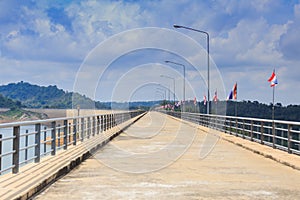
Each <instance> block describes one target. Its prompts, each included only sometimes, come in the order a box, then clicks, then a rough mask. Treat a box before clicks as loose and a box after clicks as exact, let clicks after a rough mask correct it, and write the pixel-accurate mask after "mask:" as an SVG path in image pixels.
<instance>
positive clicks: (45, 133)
mask: <svg viewBox="0 0 300 200" xmlns="http://www.w3.org/2000/svg"><path fill="white" fill-rule="evenodd" d="M46 129H47V127H46V126H44V153H46V152H47V142H46V140H47V131H46Z"/></svg>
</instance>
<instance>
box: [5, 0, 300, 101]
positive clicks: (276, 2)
mask: <svg viewBox="0 0 300 200" xmlns="http://www.w3.org/2000/svg"><path fill="white" fill-rule="evenodd" d="M173 24H179V25H182V26H186V27H192V28H195V29H198V30H202V31H206V32H208V33H209V36H210V37H209V46H210V55H209V56H210V59H209V62H210V99H212V98H213V95H214V93H215V92H216V91H217V93H218V97H219V99H220V100H224V99H226V96H227V95H228V93H229V92H230V90H231V88H232V87H233V85H234V83H235V82H237V84H238V100H239V101H242V100H251V101H259V102H263V103H267V104H269V103H270V102H272V88H271V87H270V84H269V83H268V82H267V80H268V78H269V77H270V76H271V74H272V71H273V69H275V70H276V71H275V72H276V75H277V78H278V82H279V84H278V85H277V86H276V88H275V103H276V102H280V103H282V104H283V105H289V104H299V103H300V94H299V93H298V91H299V85H300V79H299V74H300V67H299V66H300V48H299V46H300V1H299V0H295V1H293V0H290V1H289V0H251V1H246V0H241V1H238V0H208V1H201V0H177V1H173V0H161V1H158V0H152V1H142V0H127V1H126V0H122V1H116V0H99V1H95V0H73V1H71V0H66V1H59V0H51V1H50V0H48V1H47V0H21V1H19V0H0V69H1V73H0V84H1V85H5V84H8V83H12V82H19V81H26V82H29V83H32V84H38V85H43V86H47V85H57V87H59V88H61V89H64V90H66V91H69V92H71V91H76V92H80V93H83V94H85V95H87V96H89V97H91V98H93V99H95V100H99V101H111V100H113V101H128V100H130V101H135V100H157V99H161V98H164V96H165V93H166V96H167V97H168V96H169V95H168V92H169V91H170V96H171V97H172V95H173V94H174V90H173V86H174V85H173V80H174V82H175V95H176V99H177V100H181V99H183V98H185V99H194V97H196V98H197V99H198V100H199V101H201V100H202V99H203V95H207V51H206V50H207V43H206V39H207V38H206V35H205V34H203V33H199V32H194V31H190V30H186V29H174V28H173ZM166 60H169V61H173V62H176V63H179V64H182V65H184V66H185V95H184V92H183V91H184V89H183V85H184V84H183V83H184V73H183V67H182V66H181V65H177V64H172V63H165V62H164V61H166ZM161 75H163V76H169V77H171V78H172V79H170V78H165V77H161Z"/></svg>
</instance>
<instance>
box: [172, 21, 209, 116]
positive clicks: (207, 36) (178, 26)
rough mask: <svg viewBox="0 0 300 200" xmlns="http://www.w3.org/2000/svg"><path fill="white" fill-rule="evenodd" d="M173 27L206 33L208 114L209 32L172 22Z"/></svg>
mask: <svg viewBox="0 0 300 200" xmlns="http://www.w3.org/2000/svg"><path fill="white" fill-rule="evenodd" d="M173 27H174V28H184V29H188V30H191V31H196V32H199V33H204V34H205V35H206V38H207V100H208V101H207V102H208V104H207V114H209V109H210V106H209V105H210V102H209V95H210V92H209V91H210V90H209V34H208V32H206V31H201V30H197V29H194V28H190V27H186V26H180V25H176V24H174V25H173Z"/></svg>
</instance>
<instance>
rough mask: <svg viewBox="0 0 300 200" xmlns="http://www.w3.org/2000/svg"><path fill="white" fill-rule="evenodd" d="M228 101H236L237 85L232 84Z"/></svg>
mask: <svg viewBox="0 0 300 200" xmlns="http://www.w3.org/2000/svg"><path fill="white" fill-rule="evenodd" d="M230 99H234V100H236V99H237V83H235V84H234V86H233V88H232V90H231V91H230V93H229V95H228V97H227V100H230Z"/></svg>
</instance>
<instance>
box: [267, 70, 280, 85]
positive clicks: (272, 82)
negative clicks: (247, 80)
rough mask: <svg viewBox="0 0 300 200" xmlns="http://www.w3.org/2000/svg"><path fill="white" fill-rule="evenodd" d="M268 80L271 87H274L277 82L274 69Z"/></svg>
mask: <svg viewBox="0 0 300 200" xmlns="http://www.w3.org/2000/svg"><path fill="white" fill-rule="evenodd" d="M268 81H269V82H271V87H274V86H275V85H277V84H278V81H277V77H276V74H275V70H274V71H273V73H272V75H271V77H270V78H269V79H268Z"/></svg>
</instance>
